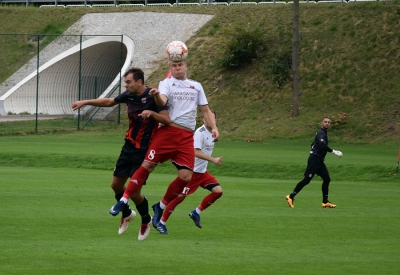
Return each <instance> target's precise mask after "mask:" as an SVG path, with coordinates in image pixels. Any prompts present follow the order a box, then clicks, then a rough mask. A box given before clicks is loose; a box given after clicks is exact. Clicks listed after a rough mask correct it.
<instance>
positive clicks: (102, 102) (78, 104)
mask: <svg viewBox="0 0 400 275" xmlns="http://www.w3.org/2000/svg"><path fill="white" fill-rule="evenodd" d="M117 104H118V103H117V102H115V101H114V98H97V99H89V100H79V101H75V102H74V103H72V110H74V111H75V110H77V109H80V108H82V107H83V106H85V105H91V106H96V107H112V106H114V105H117Z"/></svg>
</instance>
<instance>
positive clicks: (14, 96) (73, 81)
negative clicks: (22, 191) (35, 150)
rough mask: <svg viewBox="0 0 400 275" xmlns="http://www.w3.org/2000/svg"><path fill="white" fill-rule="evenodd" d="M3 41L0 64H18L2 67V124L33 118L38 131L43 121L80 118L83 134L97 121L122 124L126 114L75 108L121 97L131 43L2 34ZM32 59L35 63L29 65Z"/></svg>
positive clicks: (86, 37)
mask: <svg viewBox="0 0 400 275" xmlns="http://www.w3.org/2000/svg"><path fill="white" fill-rule="evenodd" d="M0 40H1V45H2V51H3V53H2V54H1V55H0V58H1V56H3V57H5V56H6V55H15V59H13V63H12V64H4V63H2V64H3V66H2V67H3V69H0V82H1V84H0V115H1V116H0V120H1V121H6V120H14V118H15V117H16V116H22V115H23V116H24V117H28V118H29V117H30V118H31V119H34V120H35V123H36V131H38V121H39V119H43V118H46V117H55V116H57V117H70V118H77V121H76V123H77V128H78V129H81V128H82V127H84V126H85V125H86V124H87V123H88V122H89V121H90V120H91V119H93V118H101V119H102V120H107V119H111V120H113V121H118V122H119V120H120V117H119V113H120V112H119V111H118V112H114V113H116V115H114V116H110V114H113V112H112V111H113V109H112V108H98V107H90V106H85V107H83V108H82V109H80V110H78V111H73V110H72V108H71V104H72V103H73V102H74V101H76V100H84V99H94V98H99V97H115V96H117V95H118V94H119V93H121V77H122V76H121V73H123V72H124V71H125V70H126V69H127V68H129V66H130V64H131V61H132V52H133V47H134V46H133V42H132V41H131V40H130V38H128V37H126V36H124V35H96V36H92V35H57V36H52V35H41V34H1V35H0ZM27 56H29V57H30V56H32V58H31V59H30V60H29V61H28V62H27V63H26V60H27ZM29 57H28V59H29ZM1 59H2V58H1ZM1 59H0V62H1V61H2V60H1ZM4 60H5V58H4ZM7 60H9V58H7ZM18 67H19V69H18ZM11 72H13V73H12V74H11ZM116 108H117V109H119V106H117V107H116Z"/></svg>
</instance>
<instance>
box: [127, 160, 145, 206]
mask: <svg viewBox="0 0 400 275" xmlns="http://www.w3.org/2000/svg"><path fill="white" fill-rule="evenodd" d="M149 174H150V172H149V171H147V169H146V168H144V167H143V166H141V165H140V167H139V169H137V170H136V172H135V173H134V174H133V175H132V177H131V179H130V180H129V183H128V186H127V187H126V189H125V192H124V195H123V197H124V198H126V199H129V198H130V197H131V196H132V194H134V193H135V192H136V191H137V190H139V189H140V188H141V187H142V186H143V184H144V182H145V181H146V179H147V177H148V176H149Z"/></svg>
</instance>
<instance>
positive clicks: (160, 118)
mask: <svg viewBox="0 0 400 275" xmlns="http://www.w3.org/2000/svg"><path fill="white" fill-rule="evenodd" d="M139 116H140V117H142V118H144V119H146V118H149V117H152V118H154V119H155V120H156V121H157V122H160V123H162V124H164V125H168V124H171V118H170V117H169V113H168V111H167V110H162V111H160V112H158V113H157V112H154V111H151V110H145V111H143V112H142V113H141V114H139Z"/></svg>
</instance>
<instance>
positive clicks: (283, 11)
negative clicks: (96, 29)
mask: <svg viewBox="0 0 400 275" xmlns="http://www.w3.org/2000/svg"><path fill="white" fill-rule="evenodd" d="M398 3H399V2H398V1H393V2H375V3H370V2H369V3H361V2H357V3H354V4H351V5H350V4H349V5H329V4H327V5H322V4H321V5H311V4H309V5H301V7H300V22H301V23H300V29H299V32H300V38H301V45H300V59H299V60H298V62H299V73H300V78H301V82H300V86H301V87H300V90H301V91H304V94H303V95H302V96H301V99H300V115H299V116H298V117H296V118H293V117H291V115H290V113H291V103H292V100H293V98H292V89H291V88H292V87H291V85H290V79H289V80H288V82H286V83H285V84H283V83H284V81H283V79H284V77H283V78H276V77H275V76H274V74H273V72H274V71H275V73H276V75H278V76H279V75H281V73H282V72H284V70H283V69H284V67H283V66H282V65H283V64H289V62H288V59H287V58H284V57H285V56H287V57H288V56H289V51H287V49H288V48H291V45H290V39H288V40H285V39H282V36H281V33H282V31H281V30H280V29H279V28H280V27H282V28H286V30H287V31H288V32H289V33H291V24H292V19H293V6H292V5H236V6H229V7H220V6H213V5H210V6H206V5H202V6H190V7H188V6H180V7H177V8H173V9H171V8H168V7H152V8H151V12H162V13H173V12H180V13H196V14H210V15H213V18H212V19H211V20H210V21H209V22H208V23H207V24H205V25H204V26H203V27H202V28H201V29H200V30H199V31H198V32H196V34H195V35H194V36H193V37H192V38H190V39H189V40H188V41H186V43H187V45H188V47H189V49H190V54H189V58H188V63H189V75H190V78H193V79H195V80H197V81H199V82H201V83H202V85H203V87H204V90H205V92H206V94H207V98H208V100H209V104H210V107H211V108H213V109H216V110H217V111H218V113H219V130H220V133H221V137H222V138H223V139H231V138H233V139H235V138H237V139H244V138H252V139H259V138H262V139H265V138H276V139H297V138H305V137H309V134H310V132H313V131H314V129H315V128H314V126H315V123H316V122H318V120H319V118H320V117H321V116H324V115H326V116H328V117H330V118H332V117H333V116H335V115H337V114H342V113H346V114H348V119H347V121H346V124H344V125H340V127H339V128H337V129H335V127H333V128H332V134H334V135H333V136H335V137H339V138H340V139H341V140H343V141H346V142H357V143H358V142H363V143H379V142H388V141H389V142H397V143H398V137H399V136H400V124H399V121H398V116H399V113H398V110H400V107H399V103H398V95H399V83H400V74H399V72H400V67H399V66H400V63H399V62H398V58H397V57H399V56H400V47H399V45H398V41H399V40H400V37H399V33H398V31H396V30H398V29H400V20H399V15H398V11H399V7H398ZM132 11H133V10H132V8H118V9H113V12H132ZM134 11H146V12H148V11H149V9H148V8H135V9H134ZM89 12H90V13H93V12H96V13H101V12H110V9H109V8H96V9H37V8H13V7H0V18H1V19H2V22H1V24H0V32H1V33H7V34H9V33H20V34H21V33H39V30H41V29H43V28H44V26H47V25H49V24H52V23H54V22H57V23H60V24H62V26H63V29H64V30H65V29H66V28H67V27H68V26H69V25H70V24H72V23H73V22H75V21H77V20H78V19H79V18H80V17H81V16H82V15H83V14H85V13H89ZM21 18H24V20H21ZM249 18H251V20H249ZM262 20H265V25H264V26H262V28H263V29H265V32H264V33H266V34H267V44H266V47H265V48H264V50H265V52H263V53H262V57H261V58H256V59H255V60H257V62H251V63H249V64H246V65H245V66H244V67H243V68H244V69H243V70H241V68H240V67H239V68H238V69H235V70H231V69H227V68H226V67H223V66H221V63H220V62H217V60H220V58H221V56H223V54H224V50H225V44H224V43H222V41H223V40H224V36H225V31H226V29H229V28H231V29H232V30H234V29H235V28H241V29H243V27H244V26H246V24H247V23H248V22H249V21H250V22H252V24H253V26H256V23H257V22H260V21H262ZM332 26H335V28H333V29H332ZM382 26H383V27H382ZM284 32H285V31H283V33H284ZM34 39H35V38H32V37H30V36H28V35H26V36H25V37H24V38H20V37H17V36H11V35H2V36H0V44H1V45H2V54H1V55H0V64H2V66H1V67H0V82H3V81H4V80H5V79H6V78H7V77H8V76H10V75H11V74H12V73H14V72H15V71H16V70H18V69H19V68H20V67H21V66H23V65H24V64H25V63H26V62H27V61H29V60H30V59H31V58H32V57H33V56H34V55H35V54H36V51H37V48H36V45H35V44H37V43H35V42H37V41H35V40H34ZM32 41H34V43H32ZM284 41H289V44H288V45H286V42H284ZM19 45H22V46H19ZM264 46H265V45H264ZM40 48H41V49H42V46H41V47H40ZM277 49H279V50H282V51H278V52H274V51H275V50H277ZM284 50H286V51H284ZM285 54H286V55H285ZM272 57H274V58H272ZM278 57H281V59H280V58H278ZM279 60H281V61H279ZM158 65H159V68H158V69H157V70H155V71H154V72H153V73H152V74H151V75H149V76H148V80H147V82H148V83H149V84H151V85H157V83H158V82H159V80H160V79H162V78H163V77H164V75H165V72H166V70H167V67H166V62H165V61H164V60H161V61H160V62H159V64H158ZM278 65H279V66H278ZM289 75H290V73H288V74H287V75H286V76H289ZM281 76H285V75H284V74H282V75H281ZM278 80H279V81H278ZM279 83H281V84H279ZM255 103H257V104H255ZM121 114H122V117H124V116H126V113H125V112H124V111H122V113H121ZM0 124H3V123H0ZM6 125H7V127H10V129H13V130H14V131H15V132H14V134H26V133H32V129H34V122H31V124H29V125H30V126H28V127H27V128H25V127H24V126H23V124H22V123H20V122H18V123H17V122H15V124H14V123H6ZM31 125H33V127H32V126H31ZM5 128H6V127H2V128H1V131H3V132H6V133H5V134H6V135H10V134H13V133H12V130H8V129H5ZM94 128H95V127H93V129H92V130H93V131H105V130H104V128H103V126H101V127H100V126H99V128H98V129H94ZM110 128H112V127H110ZM74 130H76V125H75V126H74V127H70V124H69V123H66V124H63V123H59V124H58V125H53V126H49V125H47V122H44V121H40V122H39V132H40V133H48V131H50V132H54V131H58V132H71V131H74Z"/></svg>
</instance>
